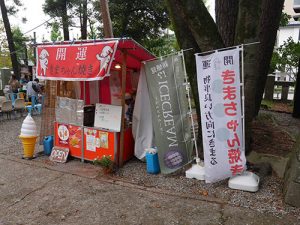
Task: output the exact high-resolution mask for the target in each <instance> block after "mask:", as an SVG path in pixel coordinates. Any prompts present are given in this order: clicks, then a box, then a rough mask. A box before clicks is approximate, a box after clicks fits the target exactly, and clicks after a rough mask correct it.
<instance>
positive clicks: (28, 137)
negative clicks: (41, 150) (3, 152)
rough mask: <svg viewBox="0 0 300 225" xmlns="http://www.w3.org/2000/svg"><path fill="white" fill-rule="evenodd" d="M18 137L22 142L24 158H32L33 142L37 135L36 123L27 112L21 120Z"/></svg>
mask: <svg viewBox="0 0 300 225" xmlns="http://www.w3.org/2000/svg"><path fill="white" fill-rule="evenodd" d="M19 137H20V139H21V141H22V144H23V149H24V158H25V159H31V158H33V153H34V148H35V143H36V139H37V137H38V135H37V128H36V124H35V122H34V120H33V119H32V117H31V116H30V114H28V116H27V117H26V118H25V120H24V121H23V124H22V127H21V134H20V136H19Z"/></svg>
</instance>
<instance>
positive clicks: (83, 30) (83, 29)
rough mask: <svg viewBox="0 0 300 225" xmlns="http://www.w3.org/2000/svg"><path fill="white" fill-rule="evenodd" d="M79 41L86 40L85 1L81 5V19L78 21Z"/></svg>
mask: <svg viewBox="0 0 300 225" xmlns="http://www.w3.org/2000/svg"><path fill="white" fill-rule="evenodd" d="M80 22H81V23H80V31H81V39H83V40H86V39H87V0H84V1H83V3H82V18H81V19H80Z"/></svg>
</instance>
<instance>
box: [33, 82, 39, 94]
mask: <svg viewBox="0 0 300 225" xmlns="http://www.w3.org/2000/svg"><path fill="white" fill-rule="evenodd" d="M32 89H33V90H34V91H35V92H36V93H38V92H39V88H38V84H35V83H33V82H32Z"/></svg>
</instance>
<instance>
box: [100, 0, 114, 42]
mask: <svg viewBox="0 0 300 225" xmlns="http://www.w3.org/2000/svg"><path fill="white" fill-rule="evenodd" d="M100 9H101V14H102V21H103V28H104V37H106V38H112V37H114V35H113V29H112V25H111V19H110V13H109V8H108V2H107V0H100Z"/></svg>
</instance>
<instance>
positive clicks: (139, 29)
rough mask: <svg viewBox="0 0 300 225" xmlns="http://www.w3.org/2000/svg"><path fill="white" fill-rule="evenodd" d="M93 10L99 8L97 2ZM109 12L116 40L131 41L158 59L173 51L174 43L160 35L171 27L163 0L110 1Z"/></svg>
mask: <svg viewBox="0 0 300 225" xmlns="http://www.w3.org/2000/svg"><path fill="white" fill-rule="evenodd" d="M94 7H95V8H99V7H100V6H99V1H96V2H95V6H94ZM109 10H110V15H111V20H112V27H113V33H114V36H115V37H131V38H133V39H134V40H136V41H137V42H139V43H140V44H142V45H143V46H145V47H146V48H147V49H149V50H151V51H154V52H155V53H156V54H158V55H162V54H164V53H166V52H170V51H171V50H172V49H173V47H172V46H173V40H172V39H170V38H169V37H168V36H166V35H164V32H163V30H165V29H167V28H168V27H169V25H170V21H169V18H168V15H167V9H166V6H165V3H164V0H157V1H153V0H144V1H139V0H132V1H123V0H110V1H109ZM97 16H98V18H100V15H97ZM170 42H171V43H170ZM159 48H160V49H159Z"/></svg>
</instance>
